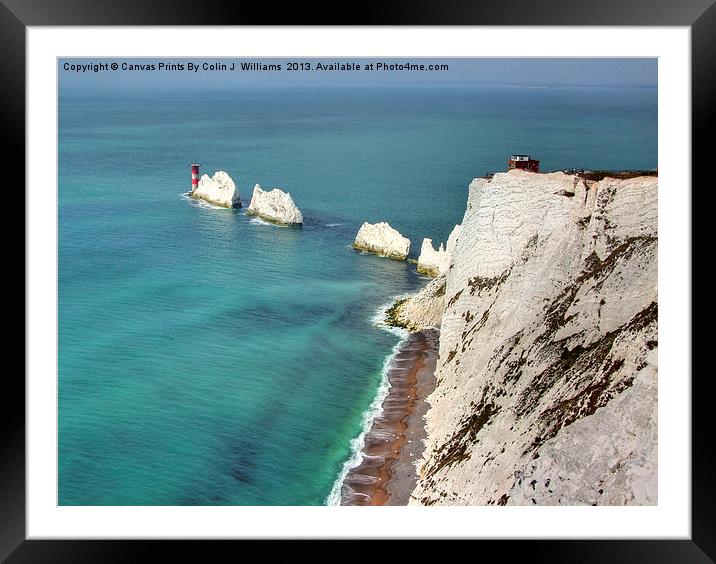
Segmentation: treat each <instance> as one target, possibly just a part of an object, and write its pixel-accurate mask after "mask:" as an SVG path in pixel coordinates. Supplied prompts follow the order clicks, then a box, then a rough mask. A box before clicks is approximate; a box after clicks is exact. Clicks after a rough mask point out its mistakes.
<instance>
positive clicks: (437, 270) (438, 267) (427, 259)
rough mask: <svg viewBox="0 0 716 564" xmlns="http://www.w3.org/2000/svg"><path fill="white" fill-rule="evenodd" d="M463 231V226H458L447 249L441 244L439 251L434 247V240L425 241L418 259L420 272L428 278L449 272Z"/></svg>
mask: <svg viewBox="0 0 716 564" xmlns="http://www.w3.org/2000/svg"><path fill="white" fill-rule="evenodd" d="M461 229H462V225H456V226H455V227H454V228H453V230H452V233H450V236H449V237H448V240H447V246H446V248H443V244H442V243H440V248H438V250H437V251H436V250H435V248H434V247H433V240H432V239H423V244H422V246H421V247H420V256H419V257H418V266H417V270H418V272H420V273H421V274H427V275H428V276H438V275H440V274H444V273H445V272H447V270H448V268H449V267H450V260H451V259H452V253H453V251H454V250H455V244H456V243H457V238H458V237H459V235H460V230H461Z"/></svg>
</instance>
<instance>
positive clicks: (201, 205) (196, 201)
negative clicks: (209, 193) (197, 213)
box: [179, 192, 229, 210]
mask: <svg viewBox="0 0 716 564" xmlns="http://www.w3.org/2000/svg"><path fill="white" fill-rule="evenodd" d="M179 197H180V198H181V199H183V200H186V201H187V202H189V204H191V205H192V206H195V207H197V208H206V209H210V210H226V209H229V208H226V207H223V206H215V205H214V204H210V203H209V202H207V201H205V200H200V199H199V198H192V197H191V192H184V193H183V194H179Z"/></svg>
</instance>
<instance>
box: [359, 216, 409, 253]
mask: <svg viewBox="0 0 716 564" xmlns="http://www.w3.org/2000/svg"><path fill="white" fill-rule="evenodd" d="M353 248H354V249H355V250H357V251H364V252H367V253H373V254H376V255H379V256H382V257H388V258H392V259H395V260H405V259H406V258H407V257H408V253H409V252H410V239H407V238H406V237H403V236H402V235H401V234H400V233H399V232H398V231H397V230H395V229H393V228H392V227H391V226H390V225H388V224H387V223H386V222H384V221H381V222H380V223H368V222H366V223H364V224H363V225H361V227H360V229H359V230H358V234H357V235H356V238H355V241H353Z"/></svg>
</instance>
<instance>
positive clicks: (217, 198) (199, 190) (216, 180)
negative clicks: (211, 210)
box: [191, 170, 241, 208]
mask: <svg viewBox="0 0 716 564" xmlns="http://www.w3.org/2000/svg"><path fill="white" fill-rule="evenodd" d="M191 197H192V198H197V199H199V200H204V201H205V202H208V203H210V204H213V205H215V206H221V207H225V208H240V207H241V200H240V199H239V190H238V189H237V188H236V184H234V181H233V180H232V179H231V177H230V176H229V175H228V174H227V173H226V172H224V171H223V170H219V171H217V172H215V173H214V176H211V177H210V176H209V175H208V174H204V175H203V176H202V177H201V179H200V180H199V184H198V185H197V187H196V189H195V190H193V191H192V192H191Z"/></svg>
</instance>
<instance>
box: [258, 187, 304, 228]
mask: <svg viewBox="0 0 716 564" xmlns="http://www.w3.org/2000/svg"><path fill="white" fill-rule="evenodd" d="M246 213H247V214H248V215H256V216H258V217H260V218H262V219H265V220H267V221H270V222H272V223H278V224H280V225H301V224H302V223H303V214H302V213H301V210H299V209H298V207H296V204H295V203H294V202H293V198H291V194H289V193H288V192H284V191H283V190H280V189H278V188H274V189H273V190H269V191H264V190H262V189H261V186H259V185H258V184H257V185H256V186H254V193H253V195H252V196H251V203H250V204H249V207H248V208H247V209H246Z"/></svg>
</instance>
